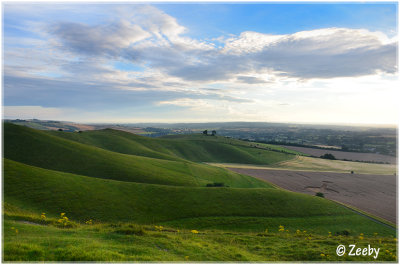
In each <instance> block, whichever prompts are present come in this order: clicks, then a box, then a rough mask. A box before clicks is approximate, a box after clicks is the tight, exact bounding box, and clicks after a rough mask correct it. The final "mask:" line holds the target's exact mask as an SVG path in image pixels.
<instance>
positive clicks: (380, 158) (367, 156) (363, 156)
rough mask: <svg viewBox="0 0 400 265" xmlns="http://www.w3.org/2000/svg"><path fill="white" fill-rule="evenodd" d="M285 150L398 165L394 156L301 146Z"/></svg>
mask: <svg viewBox="0 0 400 265" xmlns="http://www.w3.org/2000/svg"><path fill="white" fill-rule="evenodd" d="M282 147H284V148H287V149H290V150H293V151H297V152H301V153H304V154H307V155H312V156H318V157H319V156H322V155H324V154H332V155H334V156H335V157H336V158H337V159H347V160H352V161H364V162H378V163H389V164H396V162H397V158H396V157H394V156H388V155H381V154H373V153H357V152H343V151H336V150H326V149H318V148H308V147H299V146H282Z"/></svg>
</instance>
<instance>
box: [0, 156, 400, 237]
mask: <svg viewBox="0 0 400 265" xmlns="http://www.w3.org/2000/svg"><path fill="white" fill-rule="evenodd" d="M22 191H23V192H22ZM4 201H5V202H7V203H8V204H9V205H13V206H14V207H15V208H17V209H21V210H24V211H29V212H33V213H41V212H45V213H47V214H48V216H49V217H56V216H58V215H59V213H60V212H65V213H67V214H68V216H69V217H70V218H71V219H72V220H76V221H79V222H84V221H85V220H88V219H93V220H95V221H96V222H126V221H134V222H139V223H144V224H149V223H160V222H172V223H171V224H174V226H175V227H177V226H182V227H190V226H192V227H193V228H196V227H197V225H195V224H196V222H197V224H199V226H200V224H201V223H203V221H201V220H202V219H201V218H206V219H203V220H204V224H206V223H208V225H209V227H210V228H219V227H220V228H221V229H224V227H225V228H226V227H229V228H230V229H232V230H246V231H248V230H255V231H260V229H261V231H262V230H263V229H265V228H266V227H275V226H276V225H277V223H278V222H282V223H283V224H285V223H288V224H289V223H290V226H291V227H293V228H295V227H298V228H302V227H309V226H308V225H307V223H313V224H314V226H313V227H310V228H312V229H311V230H313V231H315V232H326V231H327V230H328V229H335V230H333V231H342V230H344V229H348V230H349V231H353V232H359V231H362V232H363V233H366V232H371V233H372V232H380V233H393V231H392V230H391V229H389V228H386V227H384V226H382V225H379V224H377V223H374V222H373V221H371V220H369V219H367V218H364V217H361V216H359V215H357V214H356V213H354V212H352V211H350V210H348V209H346V208H344V207H342V206H340V205H338V204H336V203H333V202H331V201H328V200H325V199H323V198H319V197H314V196H309V195H304V194H297V193H293V192H288V191H283V190H278V189H273V188H254V189H245V188H206V187H178V186H166V185H153V184H142V183H132V182H121V181H115V180H106V179H98V178H92V177H86V176H79V175H73V174H69V173H63V172H57V171H52V170H46V169H42V168H37V167H33V166H28V165H24V164H21V163H18V162H14V161H10V160H7V159H5V160H4ZM7 213H8V211H6V214H7ZM17 214H18V213H17ZM249 217H251V218H253V219H252V221H251V222H250V223H251V225H249V222H246V219H242V218H249ZM193 218H194V219H193ZM198 218H200V219H198ZM207 218H213V219H207ZM226 218H228V219H226ZM229 218H231V219H229ZM321 218H322V219H321ZM188 220H191V221H190V222H189V223H188ZM247 220H248V219H247ZM285 220H286V221H285ZM328 220H330V222H325V221H328ZM226 222H228V223H229V222H230V225H228V226H227V223H226ZM191 223H192V224H191ZM204 224H203V225H202V228H205V227H207V226H205V225H204ZM333 225H334V227H333ZM263 227H264V228H263Z"/></svg>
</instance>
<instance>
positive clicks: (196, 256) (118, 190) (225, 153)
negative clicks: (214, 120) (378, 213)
mask: <svg viewBox="0 0 400 265" xmlns="http://www.w3.org/2000/svg"><path fill="white" fill-rule="evenodd" d="M267 149H268V146H258V147H257V146H254V143H248V142H243V141H238V140H233V139H228V138H224V137H213V136H204V135H185V136H172V137H164V138H160V139H152V138H146V137H140V136H136V135H133V134H130V133H126V132H122V131H116V130H101V131H92V132H83V133H64V132H49V131H46V132H44V131H38V130H35V129H31V128H26V127H22V126H16V125H13V124H7V123H6V124H4V157H5V158H4V159H3V190H4V192H3V196H4V197H3V198H4V204H3V217H4V233H3V235H4V244H3V246H4V247H3V251H4V252H3V253H4V260H5V261H277V260H280V261H285V260H287V261H292V260H297V261H300V260H306V261H311V260H313V261H326V260H328V261H330V260H371V259H370V258H367V257H356V258H354V257H349V256H344V257H337V256H336V255H335V253H334V251H335V249H336V246H337V245H338V244H339V243H340V244H349V243H354V242H358V243H357V244H360V245H366V244H367V243H368V244H369V243H373V244H374V247H381V248H382V250H385V252H384V253H383V254H382V255H381V256H380V257H379V260H381V261H387V260H396V255H397V254H396V241H395V240H396V239H394V238H393V237H394V236H395V235H396V231H395V229H393V228H392V227H389V226H384V225H382V224H379V223H377V222H374V221H373V220H371V219H368V218H366V217H364V216H362V215H359V214H357V213H356V212H354V211H351V210H349V209H347V208H345V207H342V206H341V205H339V204H337V203H334V202H332V201H329V200H326V199H324V198H320V197H316V196H309V195H305V194H298V193H294V192H289V191H284V190H281V189H275V188H274V187H273V186H272V185H270V184H268V183H267V182H263V181H261V180H257V179H255V178H252V177H249V176H244V175H240V174H237V173H234V172H231V171H228V170H226V169H224V168H218V167H214V166H210V165H207V164H204V163H196V161H197V162H200V161H201V162H205V161H208V162H219V163H223V162H225V163H241V164H244V163H251V164H258V165H260V164H261V165H270V166H274V165H279V164H280V163H292V164H293V163H295V162H296V159H295V156H293V155H291V154H287V153H285V150H281V151H282V152H274V151H270V150H267ZM288 159H293V161H289V160H288ZM285 161H286V162H285ZM212 182H223V183H225V185H229V187H205V186H206V184H208V183H212ZM41 213H45V215H46V216H45V217H42V216H41ZM60 213H65V214H66V216H68V218H70V221H71V222H70V223H69V224H71V227H70V228H68V227H63V226H62V225H61V223H59V222H58V221H57V220H58V219H59V218H60ZM88 220H93V224H85V222H86V221H88ZM155 225H156V226H157V227H156V226H155ZM160 225H162V226H165V227H164V228H160V227H159V226H160ZM279 226H284V227H285V229H283V230H282V231H278V227H279ZM266 229H267V230H268V232H266ZM193 231H194V232H193ZM344 234H349V235H348V236H343V235H344ZM361 234H362V235H361ZM378 235H379V236H378ZM364 236H365V237H366V238H365V239H364ZM386 250H387V251H386Z"/></svg>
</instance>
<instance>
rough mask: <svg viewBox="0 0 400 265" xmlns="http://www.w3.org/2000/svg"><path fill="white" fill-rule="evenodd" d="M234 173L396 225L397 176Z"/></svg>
mask: <svg viewBox="0 0 400 265" xmlns="http://www.w3.org/2000/svg"><path fill="white" fill-rule="evenodd" d="M230 169H231V170H233V171H235V172H237V173H241V174H246V175H250V176H253V177H257V178H259V179H263V180H266V181H268V182H271V183H273V184H275V185H277V186H279V187H282V188H284V189H287V190H290V191H295V192H301V193H306V194H312V195H314V194H316V193H317V192H322V193H323V194H324V195H325V197H326V198H328V199H331V200H335V201H338V202H342V203H345V204H348V205H351V206H354V207H356V208H358V209H360V210H363V211H365V212H367V213H371V214H373V215H376V216H378V217H381V218H384V219H386V220H388V221H390V222H392V223H396V208H397V207H396V176H395V175H368V174H350V173H333V172H311V171H291V170H273V169H255V168H230Z"/></svg>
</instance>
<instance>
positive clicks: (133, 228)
mask: <svg viewBox="0 0 400 265" xmlns="http://www.w3.org/2000/svg"><path fill="white" fill-rule="evenodd" d="M114 232H115V233H118V234H123V235H136V236H143V235H145V234H146V231H144V229H143V227H141V226H139V225H133V224H130V225H128V227H122V228H118V229H116V230H115V231H114Z"/></svg>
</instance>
